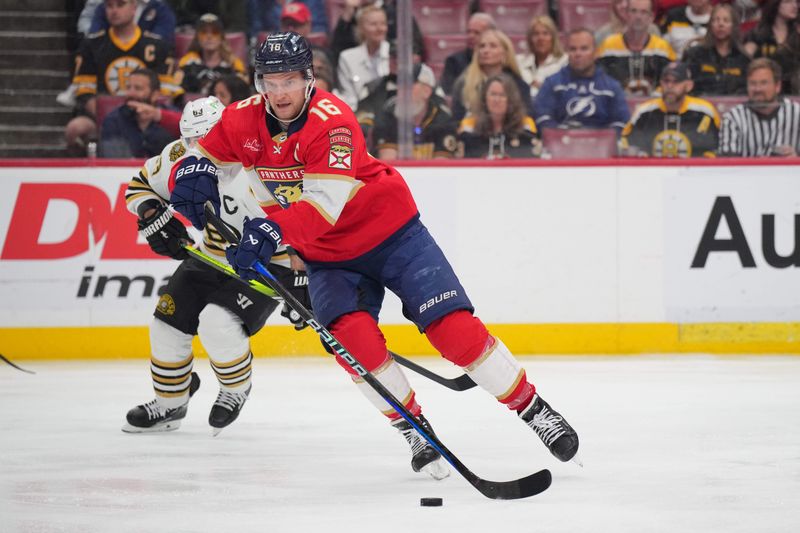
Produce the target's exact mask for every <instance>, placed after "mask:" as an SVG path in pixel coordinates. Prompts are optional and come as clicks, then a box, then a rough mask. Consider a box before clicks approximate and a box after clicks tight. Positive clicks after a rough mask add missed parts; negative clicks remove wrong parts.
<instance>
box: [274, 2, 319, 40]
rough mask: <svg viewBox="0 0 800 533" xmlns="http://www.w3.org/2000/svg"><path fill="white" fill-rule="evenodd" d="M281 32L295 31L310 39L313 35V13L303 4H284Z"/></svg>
mask: <svg viewBox="0 0 800 533" xmlns="http://www.w3.org/2000/svg"><path fill="white" fill-rule="evenodd" d="M275 3H276V4H277V3H278V2H275ZM280 30H281V31H293V32H295V33H299V34H300V35H302V36H303V37H308V35H309V34H310V33H311V11H310V10H309V9H308V6H306V5H305V4H304V3H302V2H289V3H287V4H284V6H283V9H282V10H281V24H280Z"/></svg>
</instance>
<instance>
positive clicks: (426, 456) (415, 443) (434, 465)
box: [392, 415, 450, 480]
mask: <svg viewBox="0 0 800 533" xmlns="http://www.w3.org/2000/svg"><path fill="white" fill-rule="evenodd" d="M417 418H418V420H419V421H420V423H421V424H422V426H423V427H424V428H425V429H427V430H428V431H430V432H431V433H433V428H431V425H430V423H429V422H428V421H427V420H426V419H425V417H424V416H422V415H419V416H418V417H417ZM392 425H393V426H394V427H396V428H397V430H398V431H399V432H400V433H401V434H402V435H403V437H405V439H406V441H407V442H408V445H409V446H411V469H412V470H414V472H425V473H426V474H428V475H429V476H431V477H432V478H433V479H436V480H440V479H444V478H446V477H447V476H449V475H450V469H449V468H448V467H447V464H446V461H445V460H444V459H443V458H442V456H441V454H440V453H439V452H437V451H436V449H434V447H433V446H431V445H430V444H429V443H428V441H426V440H425V439H424V438H423V437H422V436H421V435H420V434H419V433H417V430H416V429H414V428H413V427H411V424H409V423H408V422H407V421H406V420H405V419H403V418H400V419H399V420H395V421H394V422H392Z"/></svg>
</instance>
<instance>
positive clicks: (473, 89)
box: [452, 29, 533, 120]
mask: <svg viewBox="0 0 800 533" xmlns="http://www.w3.org/2000/svg"><path fill="white" fill-rule="evenodd" d="M500 73H506V74H508V75H509V76H511V78H512V79H513V80H514V82H515V83H516V84H517V88H518V89H519V93H520V95H522V96H521V97H522V102H523V104H525V108H526V109H527V110H528V111H527V114H528V115H532V114H533V101H532V100H531V98H530V86H529V85H528V84H527V83H525V80H523V79H522V77H521V76H520V74H519V66H518V65H517V58H516V56H515V54H514V46H513V45H512V44H511V40H510V39H509V38H508V36H506V34H505V33H503V32H502V31H500V30H497V29H494V30H486V31H485V32H483V33H481V35H480V37H478V44H477V45H476V51H475V53H474V54H473V55H472V61H471V62H470V64H469V66H468V67H467V69H466V70H465V71H464V72H462V73H461V76H459V77H458V79H457V80H456V83H455V84H454V85H453V94H452V96H453V102H452V109H453V119H455V120H461V119H462V118H464V117H465V116H466V115H467V113H468V112H469V113H475V112H477V110H478V108H479V107H480V106H481V93H482V92H483V84H484V82H485V81H486V79H487V78H488V77H489V76H493V75H495V74H500Z"/></svg>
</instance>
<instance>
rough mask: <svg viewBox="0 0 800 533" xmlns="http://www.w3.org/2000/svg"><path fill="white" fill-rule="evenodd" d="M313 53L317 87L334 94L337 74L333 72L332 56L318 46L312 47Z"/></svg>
mask: <svg viewBox="0 0 800 533" xmlns="http://www.w3.org/2000/svg"><path fill="white" fill-rule="evenodd" d="M311 53H312V54H313V59H312V65H313V67H314V78H316V80H317V82H316V86H317V87H319V88H320V89H322V90H323V91H330V92H333V90H334V89H336V72H335V71H334V70H333V63H331V58H330V56H329V55H328V53H327V52H326V51H325V50H324V49H322V48H320V47H318V46H312V47H311Z"/></svg>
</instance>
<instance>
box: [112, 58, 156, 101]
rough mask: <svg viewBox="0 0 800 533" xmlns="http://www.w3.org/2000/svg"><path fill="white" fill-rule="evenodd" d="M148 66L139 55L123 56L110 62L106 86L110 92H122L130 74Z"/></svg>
mask: <svg viewBox="0 0 800 533" xmlns="http://www.w3.org/2000/svg"><path fill="white" fill-rule="evenodd" d="M141 68H147V65H145V63H144V61H142V60H141V59H139V58H137V57H132V56H122V57H118V58H116V59H115V60H113V61H112V62H111V63H109V65H108V68H107V69H106V74H105V79H106V87H107V88H108V92H109V93H110V94H122V92H123V91H124V90H125V89H126V87H127V85H128V76H130V74H131V72H133V71H134V70H137V69H141Z"/></svg>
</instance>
